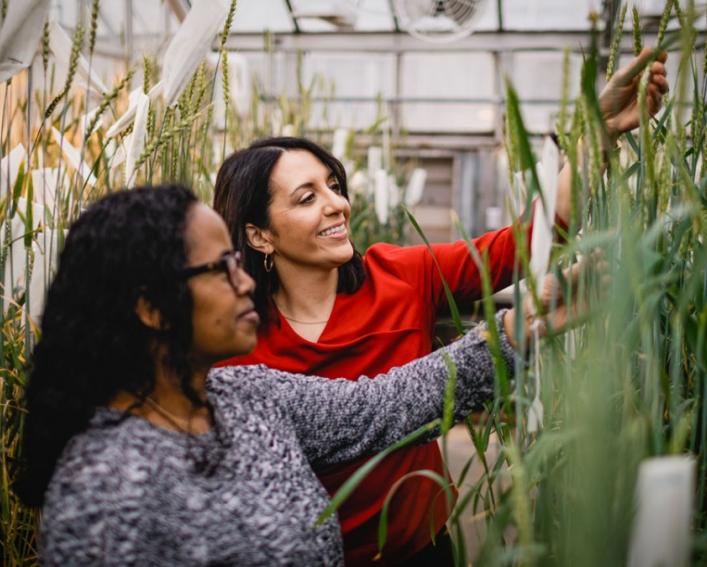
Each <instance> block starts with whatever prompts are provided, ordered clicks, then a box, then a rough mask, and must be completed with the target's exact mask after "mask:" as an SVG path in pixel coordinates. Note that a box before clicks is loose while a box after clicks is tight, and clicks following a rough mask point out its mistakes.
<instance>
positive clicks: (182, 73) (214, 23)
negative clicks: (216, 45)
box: [162, 0, 229, 106]
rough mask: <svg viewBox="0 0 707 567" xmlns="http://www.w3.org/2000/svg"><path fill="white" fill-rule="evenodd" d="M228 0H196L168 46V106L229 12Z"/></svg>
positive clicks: (165, 77)
mask: <svg viewBox="0 0 707 567" xmlns="http://www.w3.org/2000/svg"><path fill="white" fill-rule="evenodd" d="M228 9H229V3H228V2H226V1H225V0H195V1H194V2H192V7H191V9H190V10H189V12H188V13H187V16H186V18H184V21H183V22H182V24H181V25H180V26H179V29H178V30H177V33H175V34H174V37H172V40H171V41H170V42H169V45H168V46H167V50H166V51H165V54H164V59H163V67H162V68H163V71H162V81H163V82H164V98H165V103H166V104H167V106H171V105H172V104H174V103H175V102H176V101H177V99H178V98H179V95H180V94H182V91H183V90H184V87H186V86H187V83H188V82H189V79H190V78H191V76H192V75H193V74H194V72H195V71H196V69H197V67H198V66H199V63H200V62H201V61H202V59H204V58H205V57H206V55H207V54H208V53H209V51H210V50H211V44H212V42H213V40H214V37H216V34H217V33H218V32H219V30H220V28H221V27H222V26H223V24H224V22H225V21H226V16H228Z"/></svg>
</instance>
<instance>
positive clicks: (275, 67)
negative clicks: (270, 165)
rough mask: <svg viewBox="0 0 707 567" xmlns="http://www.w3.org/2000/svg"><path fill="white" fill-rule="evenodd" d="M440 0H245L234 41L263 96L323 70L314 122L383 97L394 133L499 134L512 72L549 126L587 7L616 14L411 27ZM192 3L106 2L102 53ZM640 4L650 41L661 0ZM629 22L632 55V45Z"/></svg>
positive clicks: (574, 11) (494, 9)
mask: <svg viewBox="0 0 707 567" xmlns="http://www.w3.org/2000/svg"><path fill="white" fill-rule="evenodd" d="M209 1H210V0H200V2H201V3H200V4H199V5H198V6H199V8H200V9H207V8H208V3H209ZM435 1H436V0H239V2H238V5H237V10H236V15H235V20H234V23H233V27H232V33H231V37H230V38H229V42H228V47H229V49H230V50H231V51H233V52H236V53H240V54H242V55H243V56H244V58H245V59H246V60H247V61H248V63H249V67H250V70H251V71H252V73H253V75H254V76H255V77H256V80H257V81H258V84H259V86H260V92H261V93H262V96H263V97H264V98H265V99H266V100H267V99H274V98H277V97H279V96H280V95H282V94H287V95H289V96H293V97H296V96H297V94H298V93H297V88H296V85H297V72H298V59H299V60H300V62H301V66H300V67H299V69H300V71H301V73H302V79H303V80H304V82H305V84H308V83H309V82H310V81H312V80H313V78H314V77H319V78H324V79H325V82H326V83H327V84H328V85H330V86H331V85H334V87H333V89H332V92H333V95H332V93H329V94H328V95H326V96H325V93H319V94H317V93H315V97H314V103H315V104H314V115H315V121H314V122H315V124H314V126H315V127H321V128H324V129H329V128H334V127H337V126H346V127H354V128H357V129H364V128H366V127H367V126H368V125H370V124H371V123H372V122H373V121H374V120H375V118H376V116H377V114H378V111H379V105H380V102H381V101H382V102H383V104H384V105H385V108H384V110H385V112H386V113H387V114H388V115H390V117H391V120H393V121H394V127H395V129H396V130H402V131H405V132H407V133H410V134H413V135H414V134H420V135H432V134H441V135H446V136H448V137H449V136H466V137H469V136H477V137H478V136H489V137H493V138H496V139H497V138H498V135H499V128H500V126H501V124H502V120H501V112H502V105H503V100H504V93H503V90H504V89H503V80H504V77H509V78H510V80H511V81H512V83H513V84H514V86H515V87H516V89H517V91H518V92H519V95H520V97H521V100H522V101H523V111H524V115H525V117H526V121H527V125H528V127H529V129H530V130H531V131H533V132H536V133H538V134H541V133H545V132H549V131H551V130H552V128H553V124H554V115H555V113H556V111H557V107H558V100H559V97H560V91H561V82H562V71H561V69H562V59H563V51H564V50H565V49H569V50H570V52H571V56H570V57H571V70H572V75H573V77H572V80H571V84H572V86H573V88H575V89H576V87H577V85H578V73H579V68H580V66H581V59H582V50H583V48H584V47H586V45H587V43H588V36H589V34H588V31H589V29H590V19H589V14H590V13H591V12H596V13H598V14H600V15H602V16H603V17H605V18H606V17H607V14H609V13H610V11H609V10H608V8H607V0H484V1H482V2H480V4H481V5H482V8H483V9H482V10H480V13H479V14H478V16H477V17H475V18H474V20H473V26H472V28H473V33H471V34H470V35H469V36H468V37H464V38H461V39H458V40H457V41H451V42H450V41H448V42H443V43H439V42H427V41H424V40H421V39H419V37H413V36H411V35H409V34H408V33H406V30H405V16H406V14H403V13H401V9H403V10H408V8H410V7H411V6H412V5H415V4H420V3H426V4H430V3H432V4H435ZM194 2H195V0H101V2H100V18H99V27H98V36H99V43H98V51H97V52H98V53H99V54H100V55H102V56H104V58H105V59H106V60H108V61H111V60H112V61H114V62H116V63H123V64H124V62H125V60H126V59H130V60H135V59H137V58H139V57H140V56H141V55H142V54H143V53H146V52H147V53H156V52H159V49H160V48H161V47H162V46H164V45H165V43H166V39H167V38H168V37H169V36H170V35H171V34H172V33H173V32H174V30H175V29H176V28H177V27H178V26H179V21H180V17H183V14H184V13H185V12H186V11H187V10H189V9H191V5H192V4H193V3H194ZM453 2H456V3H458V4H459V5H463V4H466V3H476V2H477V0H453ZM635 3H636V5H637V6H638V8H639V10H640V11H641V13H642V14H643V15H644V17H645V18H644V21H643V24H644V26H646V29H647V31H648V36H647V41H650V37H651V34H650V30H651V27H650V26H651V25H654V24H655V21H656V16H658V15H659V14H660V11H661V10H662V6H663V0H636V2H635ZM703 3H704V2H703ZM698 4H699V2H698ZM90 7H91V0H53V6H52V14H53V17H54V18H55V19H57V20H58V21H59V22H60V23H61V24H62V25H63V26H65V27H66V28H67V29H69V30H70V29H71V28H73V27H74V26H75V25H76V22H77V21H80V20H81V19H83V21H86V20H87V18H88V14H89V13H90ZM627 20H629V21H627V22H626V26H625V29H626V34H625V38H624V44H623V47H624V52H625V53H626V57H628V56H629V54H630V51H631V46H632V38H631V34H630V18H627ZM702 25H703V26H704V22H702ZM599 26H600V28H602V27H604V26H605V22H604V20H600V22H599ZM653 29H654V28H653ZM265 32H270V34H271V35H270V37H271V39H272V41H271V45H272V51H271V52H266V51H265V47H264V44H265V42H264V40H263V36H264V33H265ZM653 37H654V34H653ZM674 59H676V58H674ZM673 63H674V61H673ZM673 76H674V75H673ZM317 97H319V98H320V99H322V100H318V99H317ZM324 99H326V100H324ZM325 111H326V112H325ZM318 115H319V116H321V119H320V120H319V122H317V118H316V117H317V116H318Z"/></svg>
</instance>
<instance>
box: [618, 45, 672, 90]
mask: <svg viewBox="0 0 707 567" xmlns="http://www.w3.org/2000/svg"><path fill="white" fill-rule="evenodd" d="M667 59H668V52H667V51H661V52H660V53H658V55H657V56H656V55H655V50H654V49H652V48H650V47H644V48H643V49H642V50H641V52H640V53H639V54H638V55H637V56H636V57H634V58H633V59H632V60H631V61H629V63H628V64H627V65H626V67H623V68H622V69H619V70H618V71H617V73H616V74H617V75H619V76H620V79H621V82H623V83H629V82H631V81H632V80H633V79H634V78H635V77H637V76H638V75H640V73H641V71H643V70H644V69H645V68H646V67H648V65H649V64H650V63H651V60H654V62H653V64H652V65H651V73H656V74H663V75H665V66H664V65H663V63H665V62H666V61H667ZM654 66H655V70H654Z"/></svg>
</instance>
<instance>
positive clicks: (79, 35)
mask: <svg viewBox="0 0 707 567" xmlns="http://www.w3.org/2000/svg"><path fill="white" fill-rule="evenodd" d="M83 35H84V30H83V26H82V25H81V24H79V25H77V26H76V33H75V34H74V40H73V42H72V43H71V56H70V57H69V73H68V75H67V77H66V82H65V83H64V88H63V89H62V91H61V92H60V93H59V94H58V95H57V96H56V97H55V98H54V100H52V101H51V102H50V103H49V106H48V107H47V110H46V112H45V113H44V118H45V119H47V118H49V117H50V116H51V115H52V113H53V112H54V110H55V109H56V107H57V106H58V104H59V103H60V102H61V100H62V99H63V98H64V97H66V95H68V94H69V91H70V90H71V85H72V84H73V82H74V76H75V75H76V68H77V67H78V61H79V56H80V55H81V47H82V46H83Z"/></svg>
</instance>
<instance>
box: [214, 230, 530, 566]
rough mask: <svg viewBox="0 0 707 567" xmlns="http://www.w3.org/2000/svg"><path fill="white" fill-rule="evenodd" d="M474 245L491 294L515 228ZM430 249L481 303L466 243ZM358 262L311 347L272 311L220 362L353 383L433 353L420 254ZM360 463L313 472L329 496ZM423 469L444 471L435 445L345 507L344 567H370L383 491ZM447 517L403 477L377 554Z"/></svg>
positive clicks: (389, 553) (434, 280)
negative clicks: (360, 277)
mask: <svg viewBox="0 0 707 567" xmlns="http://www.w3.org/2000/svg"><path fill="white" fill-rule="evenodd" d="M529 241H530V238H528V242H529ZM475 243H476V246H477V248H478V249H479V250H480V251H483V250H485V249H488V259H489V267H490V273H491V274H492V280H493V281H492V284H493V287H494V289H496V290H498V289H502V288H504V287H506V286H508V285H510V284H511V283H512V279H513V261H514V256H515V239H514V237H513V230H512V228H511V227H506V228H503V229H501V230H498V231H496V232H490V233H488V234H485V235H483V236H481V237H479V238H477V239H476V240H475ZM433 249H434V252H435V255H436V257H437V259H438V261H439V264H440V266H441V268H442V272H443V273H444V277H445V279H446V281H447V283H448V284H449V286H450V288H451V289H452V291H453V293H454V296H455V298H456V299H457V301H458V302H459V305H460V308H461V307H463V306H468V305H469V304H470V303H471V302H472V301H474V300H476V299H479V298H480V297H481V294H482V292H481V281H480V278H479V272H478V270H477V269H476V265H475V264H474V261H473V259H472V258H471V256H470V254H469V252H468V249H467V246H466V243H465V242H463V241H459V242H456V243H452V244H436V245H433ZM364 264H365V269H366V274H367V278H366V281H365V283H364V284H363V286H362V287H361V288H360V289H359V290H358V291H357V292H355V293H353V294H346V293H339V294H338V295H337V296H336V300H335V303H334V308H333V310H332V313H331V316H330V317H329V321H328V323H327V325H326V327H325V328H324V331H323V332H322V334H321V337H320V338H319V340H318V341H317V342H316V343H313V342H310V341H307V340H305V339H303V338H302V337H300V336H299V335H298V334H297V333H296V332H295V331H294V330H293V329H292V327H290V325H289V324H288V323H287V320H286V319H285V318H284V317H282V316H281V315H280V314H279V313H273V321H272V323H270V324H269V325H268V327H267V328H265V329H261V330H260V331H259V335H258V346H257V347H256V349H255V350H254V351H253V353H252V354H250V355H248V356H243V357H237V358H232V359H229V360H226V361H223V362H222V363H220V365H228V364H259V363H263V364H266V365H267V366H270V367H272V368H276V369H280V370H286V371H289V372H301V373H305V374H316V375H320V376H326V377H329V378H340V377H343V378H348V379H351V380H353V379H356V378H358V377H359V376H361V375H367V376H375V375H377V374H380V373H384V372H386V371H388V370H389V369H390V368H391V367H394V366H400V365H402V364H405V363H406V362H409V361H411V360H414V359H415V358H419V357H421V356H424V355H426V354H428V353H430V352H431V351H432V333H433V327H434V322H435V319H436V317H437V313H438V311H439V310H440V309H441V308H443V307H444V306H445V305H446V298H445V295H444V289H443V286H442V282H441V279H440V277H439V273H438V271H437V268H436V267H435V265H434V262H433V260H432V256H431V255H430V253H429V251H428V250H427V248H426V247H425V246H409V247H398V246H393V245H390V244H376V245H373V246H371V247H370V248H369V249H368V251H367V252H366V254H365V256H364ZM365 460H366V459H361V460H358V461H356V462H352V463H349V464H347V465H344V466H338V467H334V468H331V469H329V470H320V471H317V475H318V476H319V478H320V480H321V481H322V483H323V484H324V486H325V487H326V489H327V490H328V491H329V493H330V494H332V495H333V494H334V493H335V492H336V490H337V489H338V488H339V487H340V486H341V485H342V484H343V482H344V481H345V480H346V479H348V478H349V477H350V476H351V475H352V474H353V473H354V471H356V469H358V468H359V467H360V466H361V465H362V464H363V463H364V462H365ZM420 469H431V470H433V471H436V472H437V473H439V474H444V472H443V471H444V469H443V465H442V458H441V455H440V451H439V448H438V445H437V443H436V442H431V443H427V444H425V445H418V446H415V447H411V448H407V449H403V450H400V451H398V452H396V453H394V454H392V455H390V456H389V457H388V458H387V459H386V460H385V461H383V462H382V463H381V464H380V465H379V466H378V467H377V468H376V469H374V470H373V472H372V473H371V474H370V475H369V476H368V477H367V478H366V479H365V481H364V482H363V483H362V484H361V485H360V486H359V488H358V489H357V490H356V491H355V492H354V493H353V494H352V495H351V496H350V497H349V499H348V500H347V501H346V502H345V503H344V505H343V506H342V507H341V509H340V510H339V519H340V521H341V527H342V531H343V535H344V551H345V559H346V564H347V565H365V564H369V563H370V561H371V560H372V558H373V557H374V556H376V554H377V553H378V546H377V529H378V513H379V511H380V509H381V508H382V505H383V501H384V500H385V497H386V495H387V494H388V491H389V490H390V488H391V487H392V486H393V484H394V483H395V482H396V481H397V480H398V479H400V478H401V477H402V476H404V475H405V474H407V473H410V472H411V471H415V470H420ZM430 514H434V516H433V517H432V518H431V517H430ZM447 516H448V512H447V510H446V503H445V498H444V495H443V494H440V489H439V486H438V485H437V484H435V483H434V482H432V481H431V480H429V479H424V478H419V477H412V478H410V479H408V480H406V481H405V482H403V483H402V484H401V486H400V487H399V488H398V490H397V492H396V495H395V497H394V499H393V502H392V504H391V508H390V511H389V523H388V541H387V543H386V546H385V548H384V558H385V557H389V558H391V559H394V560H396V561H400V560H403V559H405V558H406V557H409V556H411V555H413V554H414V553H415V552H417V551H419V550H420V549H422V548H423V547H425V546H426V545H427V544H428V543H429V542H430V522H432V524H433V526H434V529H435V531H438V530H439V529H441V527H442V526H443V525H444V523H445V521H446V519H447ZM376 564H378V565H381V562H377V563H376Z"/></svg>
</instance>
